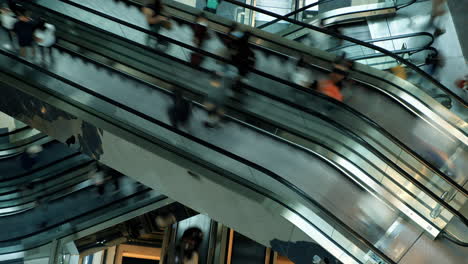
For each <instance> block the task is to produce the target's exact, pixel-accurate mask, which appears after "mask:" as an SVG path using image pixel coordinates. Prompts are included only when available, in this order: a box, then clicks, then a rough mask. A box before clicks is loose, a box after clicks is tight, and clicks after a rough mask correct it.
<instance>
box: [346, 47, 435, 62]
mask: <svg viewBox="0 0 468 264" xmlns="http://www.w3.org/2000/svg"><path fill="white" fill-rule="evenodd" d="M422 51H431V52H432V54H433V55H435V56H437V55H438V54H439V52H438V51H437V50H436V49H435V48H433V47H428V48H410V49H401V50H394V51H392V52H393V53H394V54H409V55H413V54H415V53H419V52H422ZM381 57H387V55H386V54H382V53H372V54H365V55H360V56H355V57H353V56H350V57H349V59H350V60H353V61H359V60H365V59H374V58H381Z"/></svg>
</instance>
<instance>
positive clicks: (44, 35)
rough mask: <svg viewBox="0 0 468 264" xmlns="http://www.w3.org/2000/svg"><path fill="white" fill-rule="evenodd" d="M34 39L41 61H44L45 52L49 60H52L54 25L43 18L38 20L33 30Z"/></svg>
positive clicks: (54, 39)
mask: <svg viewBox="0 0 468 264" xmlns="http://www.w3.org/2000/svg"><path fill="white" fill-rule="evenodd" d="M34 39H35V40H36V43H37V45H38V46H39V49H40V51H41V55H42V61H43V62H45V59H46V53H48V55H49V59H50V61H53V59H54V58H53V56H52V49H51V47H52V46H53V45H54V44H55V41H56V37H55V26H54V25H52V24H49V23H46V22H45V21H44V20H41V21H39V23H38V24H37V27H36V30H35V31H34Z"/></svg>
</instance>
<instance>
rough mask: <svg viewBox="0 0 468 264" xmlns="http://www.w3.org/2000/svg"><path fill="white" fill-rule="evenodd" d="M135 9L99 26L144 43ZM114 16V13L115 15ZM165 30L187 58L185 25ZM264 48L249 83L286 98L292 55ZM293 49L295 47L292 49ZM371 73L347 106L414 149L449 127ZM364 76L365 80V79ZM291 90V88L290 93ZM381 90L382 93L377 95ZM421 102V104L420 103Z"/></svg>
mask: <svg viewBox="0 0 468 264" xmlns="http://www.w3.org/2000/svg"><path fill="white" fill-rule="evenodd" d="M61 2H67V3H68V4H69V5H63V4H61V3H54V4H52V3H50V5H51V6H52V7H53V8H56V9H57V10H59V11H60V9H62V8H65V9H68V11H64V12H65V13H67V12H68V14H69V15H70V16H75V17H78V16H80V15H79V12H80V11H79V9H73V7H72V6H70V5H74V6H78V7H82V8H83V6H82V5H78V4H76V3H73V2H70V1H61ZM44 4H46V5H49V3H47V1H46V2H44ZM119 7H120V8H122V6H121V5H120V6H117V7H116V8H112V10H113V12H119ZM181 9H182V7H179V9H177V11H179V10H181ZM86 10H87V11H89V12H96V11H94V10H92V9H86ZM137 11H138V10H135V9H130V10H128V11H127V12H126V13H127V17H130V18H127V19H128V20H129V21H132V23H133V24H132V23H126V22H125V21H122V20H119V19H114V18H112V17H107V19H101V20H99V22H100V23H101V25H105V26H104V28H106V27H107V28H106V29H107V30H108V31H110V32H113V33H116V34H117V35H123V36H124V37H125V35H130V36H131V37H130V39H132V40H134V41H136V42H138V43H144V37H140V36H139V35H141V32H140V34H138V32H137V31H138V30H140V31H143V32H144V29H142V28H141V27H142V26H138V24H141V23H144V22H142V21H141V19H140V20H138V19H137V18H136V17H135V12H137ZM120 12H124V11H123V10H122V11H120ZM174 12H175V11H174ZM185 12H189V11H185ZM98 13H99V14H100V15H103V14H102V13H101V12H98ZM130 14H131V15H130ZM85 15H86V14H85ZM116 16H117V14H116ZM179 16H180V17H184V16H183V15H179ZM96 19H97V18H96ZM83 20H84V21H86V18H83ZM109 20H110V21H120V22H122V23H121V24H120V26H119V27H118V28H115V27H114V26H110V25H109V26H107V24H109V22H110V21H109ZM135 20H137V22H135ZM178 22H181V23H187V20H184V21H179V20H178ZM219 23H221V22H219ZM224 23H225V22H223V23H221V25H223V24H224ZM134 24H137V26H134ZM215 28H216V27H215ZM216 29H217V32H218V33H221V32H220V31H219V28H216ZM122 30H123V31H124V32H125V34H123V33H122ZM174 31H177V30H174ZM145 33H148V32H145ZM167 33H168V34H172V35H170V36H171V37H176V38H179V39H180V40H181V41H179V42H176V43H175V44H176V46H179V47H180V48H179V47H178V48H174V49H173V50H171V49H170V50H169V54H170V55H172V56H173V57H178V58H180V59H182V60H184V61H186V60H187V56H188V54H187V53H188V52H189V51H188V50H187V49H189V48H190V45H184V43H182V42H189V43H190V41H189V39H190V35H189V33H188V32H187V28H184V27H181V28H180V32H179V33H178V34H177V32H167ZM259 34H261V32H259ZM126 38H128V37H126ZM262 38H263V39H261V38H259V39H255V40H252V42H253V43H263V44H264V46H265V47H269V45H267V44H268V43H264V42H265V38H266V37H265V36H263V35H262ZM213 42H214V43H213V44H211V45H210V44H209V45H207V46H208V47H207V49H209V50H217V49H218V48H219V45H220V44H219V42H216V41H213ZM216 45H217V46H218V47H217V46H216ZM265 47H262V46H258V45H257V46H255V48H256V54H257V57H258V65H257V67H256V69H254V71H253V73H254V74H252V75H251V76H250V77H251V79H254V77H255V80H254V81H253V82H252V84H253V86H255V87H256V88H259V89H263V90H265V91H266V92H270V93H271V90H268V89H265V88H263V87H262V86H263V85H266V86H268V87H277V86H283V87H284V86H289V87H290V89H289V91H288V89H287V88H282V90H281V89H278V88H276V89H275V91H274V94H278V95H281V96H282V97H283V98H286V99H291V98H289V97H290V95H291V93H295V91H296V90H297V89H293V88H299V87H297V86H294V85H293V84H291V83H290V82H288V81H287V79H288V75H287V73H285V71H284V68H283V69H279V68H278V67H277V66H276V65H283V66H285V67H286V69H290V68H291V67H292V65H291V64H289V63H288V61H289V60H291V55H288V54H287V50H284V49H283V48H284V47H282V49H281V53H277V54H276V55H278V58H273V56H270V54H268V53H271V50H269V49H266V48H265ZM295 48H296V47H295ZM293 51H295V50H294V49H293ZM295 52H297V51H295ZM304 52H305V51H304ZM293 54H294V53H293ZM296 54H297V53H296ZM315 56H317V55H315ZM285 60H286V63H285ZM316 63H317V64H318V66H319V68H318V69H319V71H320V70H323V69H324V68H326V67H327V66H325V65H324V64H323V61H317V62H316ZM288 64H289V65H288ZM207 68H210V66H207ZM370 72H371V70H369V69H366V70H364V69H362V70H356V78H358V79H361V81H360V82H363V83H366V84H367V87H362V88H364V89H362V88H361V87H352V89H351V88H350V87H348V88H349V89H346V88H345V90H349V91H348V93H350V94H351V95H352V96H350V98H349V100H345V102H346V103H347V104H348V105H350V106H351V107H353V108H354V109H356V110H358V111H360V112H361V113H365V114H366V115H367V116H368V117H370V118H371V119H372V120H374V121H376V122H377V123H378V124H379V125H381V126H382V127H384V128H385V129H387V130H388V131H390V132H391V133H392V134H394V135H398V138H399V139H401V140H402V141H403V142H405V143H406V144H407V145H410V146H411V148H413V149H415V150H417V149H418V146H417V145H419V144H414V142H418V143H419V141H421V140H417V139H414V136H410V135H411V134H412V133H415V134H427V133H428V132H427V131H432V130H434V129H433V128H430V127H434V126H435V127H436V129H437V130H445V129H449V130H450V128H449V127H448V126H443V127H440V126H441V125H442V124H443V123H444V121H443V120H440V119H439V118H437V117H435V116H433V115H432V114H431V113H430V111H429V112H428V111H426V110H428V109H424V108H425V107H424V106H429V105H428V103H429V102H427V101H425V98H424V96H423V97H419V98H420V100H422V101H420V102H417V101H415V102H413V104H412V105H405V107H406V108H407V110H406V111H405V110H404V109H401V108H400V109H396V108H397V107H396V105H394V104H395V103H396V104H400V103H403V104H404V103H405V99H403V98H406V97H405V96H403V95H404V94H401V92H403V91H404V90H405V89H404V88H403V87H406V85H403V83H400V81H401V80H398V79H395V78H394V77H393V76H392V77H390V76H391V75H389V76H387V78H390V79H387V80H384V81H383V82H382V79H381V78H382V77H378V78H377V80H376V82H375V83H372V82H370V80H369V79H367V77H369V76H368V75H369V74H370ZM271 73H274V74H271ZM363 73H366V75H364V76H363V75H362V74H363ZM317 74H320V72H317ZM376 74H377V73H376ZM377 75H381V73H379V74H377ZM319 76H320V75H319ZM278 77H280V78H278ZM317 78H320V77H317ZM266 79H270V80H266ZM363 79H365V81H364V80H363ZM389 80H391V81H389ZM391 82H396V83H398V85H396V84H395V85H396V86H393V87H388V88H387V84H389V83H391ZM406 84H407V83H406ZM369 85H370V86H369ZM371 86H377V87H382V88H380V89H378V91H377V92H375V90H374V89H369V88H375V87H371ZM424 87H429V86H428V85H425V86H424ZM394 88H397V89H396V90H395V89H394ZM290 90H292V92H291V91H290ZM382 92H383V93H384V94H380V93H382ZM414 92H416V91H414ZM299 93H301V91H299ZM360 94H362V95H360ZM389 94H390V95H391V98H390V100H389V99H386V98H381V97H382V96H387V95H389ZM418 95H419V93H413V94H412V96H418ZM421 95H422V94H421ZM441 95H442V94H438V95H437V96H438V97H439V98H442V99H443V100H442V101H446V99H447V97H446V96H442V97H441ZM308 96H310V95H308ZM402 96H403V97H402ZM364 97H365V98H366V99H368V100H365V101H363V100H362V99H363V98H364ZM397 98H398V100H396V102H395V101H394V100H395V99H397ZM309 100H310V101H311V102H312V101H313V99H309ZM382 101H383V102H385V105H381V104H380V103H381V102H382ZM369 102H379V104H378V106H377V105H375V106H374V105H373V104H372V103H371V104H370V103H369ZM406 103H409V101H407V102H406ZM421 103H422V104H423V105H421ZM449 104H453V108H452V110H454V109H457V108H460V107H462V108H463V109H460V110H464V107H463V106H461V105H459V104H458V103H457V102H456V100H455V99H454V100H450V103H449ZM430 105H433V106H430V108H431V109H432V111H436V112H439V110H441V108H439V107H438V106H437V105H436V104H433V103H431V104H430ZM419 106H423V107H419ZM436 106H437V107H436ZM379 108H380V109H385V110H386V111H385V112H386V113H388V112H389V111H390V109H392V110H391V111H392V112H395V113H394V114H393V115H394V116H398V118H399V119H400V120H401V119H405V120H408V121H405V122H403V123H404V124H415V125H414V126H412V127H405V126H404V125H401V126H395V125H394V124H395V122H398V121H397V120H391V121H390V120H389V119H388V118H383V117H386V115H385V114H382V113H381V112H379ZM457 113H458V112H457ZM459 113H460V114H461V115H460V116H461V117H463V116H464V115H466V111H461V112H459ZM414 115H416V116H419V117H421V118H423V119H426V120H427V119H432V118H436V119H437V120H438V121H436V123H437V124H430V125H429V126H426V125H425V124H424V122H417V121H415V116H414ZM443 115H446V117H447V118H448V119H447V120H449V119H451V118H452V117H454V116H453V114H452V113H450V112H446V111H444V114H443ZM449 116H450V117H449ZM457 119H459V118H458V117H456V118H455V120H457ZM409 120H411V121H409ZM439 121H440V122H439ZM453 121H454V120H453ZM416 124H418V125H417V126H416ZM463 124H465V122H464V121H462V120H458V121H457V125H455V127H461V128H460V131H463V129H464V128H463V127H464V125H463ZM416 130H417V131H416ZM411 131H413V132H411ZM425 131H426V132H425ZM441 132H442V131H441ZM434 133H436V134H438V133H437V132H434ZM442 133H443V132H442ZM448 133H449V134H452V136H454V137H456V138H458V139H459V140H461V141H462V142H465V140H466V137H465V136H464V133H462V134H458V131H456V130H453V131H449V132H448ZM436 134H434V138H437V140H438V139H441V138H444V137H447V136H443V135H436ZM452 136H449V137H452ZM429 141H431V140H429ZM434 142H435V140H432V142H431V143H427V142H426V145H432V147H434V148H436V149H438V150H439V151H441V152H444V153H447V154H448V155H449V156H452V153H454V151H453V150H448V149H444V148H447V146H450V145H453V144H452V143H451V140H448V141H446V142H444V143H442V144H434V145H433V143H434ZM462 145H463V144H462ZM419 148H421V147H419ZM427 151H428V148H425V149H420V150H419V151H417V152H419V154H420V155H423V154H424V153H425V152H427Z"/></svg>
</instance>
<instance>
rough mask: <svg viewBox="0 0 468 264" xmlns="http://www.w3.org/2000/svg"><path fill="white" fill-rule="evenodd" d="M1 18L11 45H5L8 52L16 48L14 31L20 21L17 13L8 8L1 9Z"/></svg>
mask: <svg viewBox="0 0 468 264" xmlns="http://www.w3.org/2000/svg"><path fill="white" fill-rule="evenodd" d="M0 16H1V17H0V18H1V27H2V28H3V29H4V30H5V33H6V34H7V36H8V39H9V41H10V43H5V44H3V47H4V48H5V49H7V50H11V49H13V48H14V42H13V34H14V32H13V29H14V26H15V23H16V22H17V21H18V20H17V18H16V15H15V13H14V12H13V11H12V10H11V9H10V8H8V7H2V8H0Z"/></svg>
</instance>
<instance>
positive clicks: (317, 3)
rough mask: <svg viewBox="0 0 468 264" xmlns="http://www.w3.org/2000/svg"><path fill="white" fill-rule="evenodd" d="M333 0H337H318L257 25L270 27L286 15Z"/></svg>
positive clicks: (259, 27)
mask: <svg viewBox="0 0 468 264" xmlns="http://www.w3.org/2000/svg"><path fill="white" fill-rule="evenodd" d="M331 1H336V0H320V1H318V2H315V3H312V4H309V5H306V6H304V7H301V8H299V9H297V10H294V11H292V12H289V13H287V14H286V15H282V16H281V18H276V19H274V20H272V21H270V22H267V23H265V24H263V25H260V26H258V27H256V28H258V29H262V28H265V27H268V26H270V25H273V24H275V23H277V22H279V21H281V20H283V19H284V18H286V17H290V16H293V15H295V14H298V13H300V12H302V11H305V10H307V9H309V8H311V7H314V6H316V5H320V4H324V3H326V2H331Z"/></svg>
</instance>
